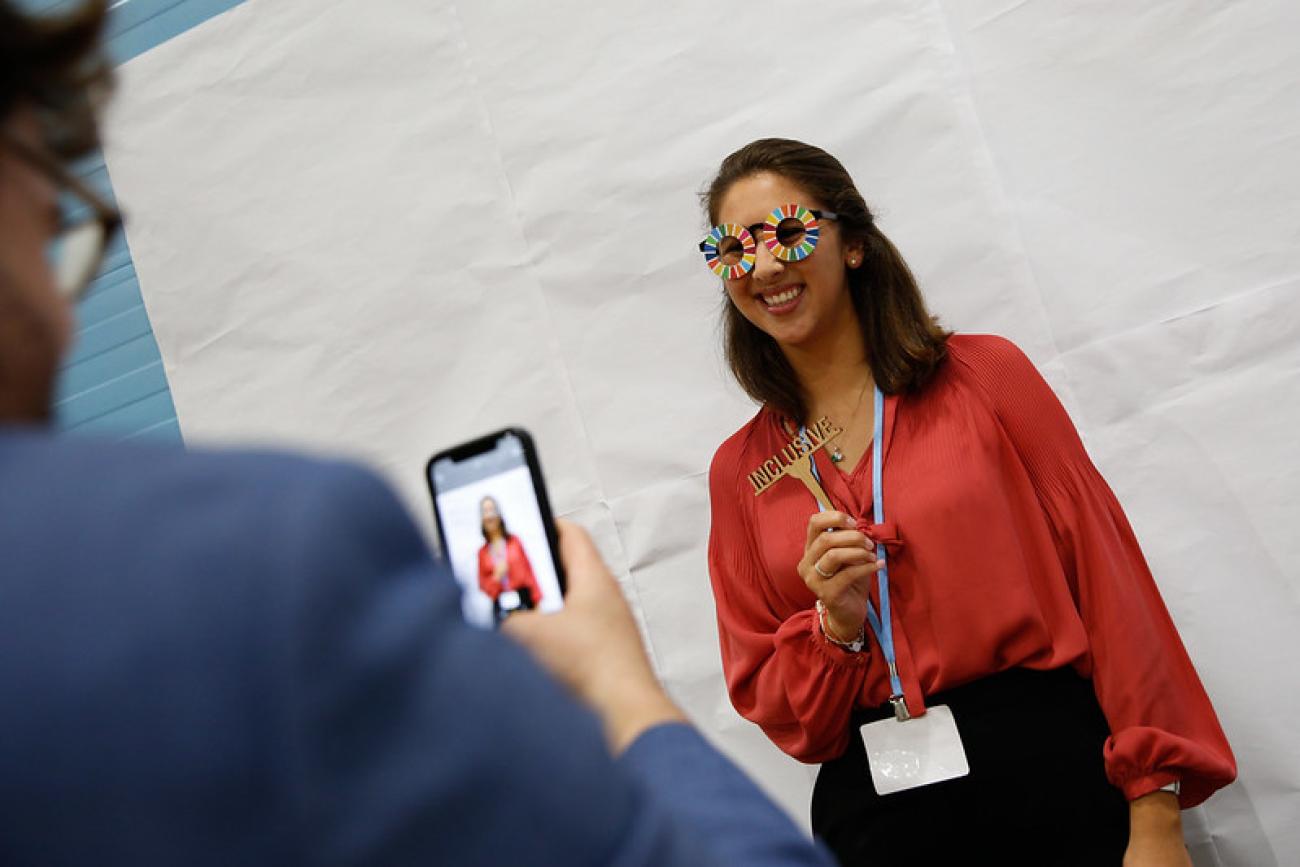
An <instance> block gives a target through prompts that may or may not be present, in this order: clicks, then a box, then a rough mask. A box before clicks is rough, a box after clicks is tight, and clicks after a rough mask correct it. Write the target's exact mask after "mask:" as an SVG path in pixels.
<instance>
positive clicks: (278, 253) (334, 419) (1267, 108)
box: [107, 0, 1300, 867]
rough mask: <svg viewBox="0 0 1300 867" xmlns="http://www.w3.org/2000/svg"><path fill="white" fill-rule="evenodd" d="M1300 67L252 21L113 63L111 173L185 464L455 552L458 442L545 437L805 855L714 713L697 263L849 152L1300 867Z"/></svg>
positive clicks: (793, 11)
mask: <svg viewBox="0 0 1300 867" xmlns="http://www.w3.org/2000/svg"><path fill="white" fill-rule="evenodd" d="M1297 33H1300V7H1298V6H1296V4H1294V3H1292V2H1289V0H1255V2H1252V3H1249V4H1246V3H1228V2H1209V0H1206V2H1199V3H1187V2H1173V0H1154V2H1151V3H1147V4H1141V5H1138V6H1135V5H1134V4H1132V3H1121V2H1118V0H1107V2H1089V3H1086V4H1085V3H1065V4H1062V3H1056V4H1047V3H1030V2H1027V0H996V2H995V0H966V2H956V0H944V2H934V0H931V2H923V0H868V2H863V0H855V2H850V0H823V2H821V3H818V4H799V5H798V6H797V7H796V6H794V5H792V4H790V3H774V2H770V0H757V2H754V3H750V4H745V5H743V6H736V5H732V4H712V5H706V4H701V3H698V2H687V0H664V2H659V3H655V4H643V3H635V2H632V0H610V2H606V3H603V4H592V3H590V2H585V0H584V2H578V0H553V2H550V3H547V4H542V5H537V4H532V5H529V4H520V3H507V2H504V0H478V2H474V3H459V2H453V0H441V2H430V0H422V2H420V0H387V2H385V3H373V2H361V0H343V2H334V3H329V4H321V3H318V2H311V0H250V2H248V3H246V4H244V5H242V6H240V7H237V8H236V9H234V10H233V11H231V12H229V13H227V14H225V15H223V16H221V17H219V18H216V19H213V20H212V21H210V22H208V23H207V24H205V25H203V26H201V27H199V28H197V29H195V30H193V31H191V32H189V33H187V34H185V35H184V36H181V37H180V38H178V39H176V40H174V41H172V42H169V43H167V44H165V45H164V46H162V47H161V48H159V49H156V50H155V51H153V52H151V53H149V54H146V55H143V56H141V57H140V58H138V59H136V60H135V61H133V62H131V63H130V64H128V65H127V66H126V67H125V68H124V69H123V72H122V78H121V88H120V94H119V99H118V102H117V106H116V110H115V112H114V114H113V116H112V118H111V123H110V129H109V133H110V141H109V146H108V148H107V155H108V164H109V168H110V171H111V173H112V176H113V179H114V182H115V186H116V189H117V192H118V195H119V199H120V200H121V201H122V202H123V203H124V205H125V206H126V207H127V208H128V209H129V212H130V218H131V222H130V223H129V228H128V239H129V242H130V245H131V250H132V254H133V256H134V258H135V262H136V265H137V268H138V271H139V274H140V279H141V287H142V290H143V293H144V297H145V301H146V304H147V306H148V309H149V313H150V316H151V318H152V320H153V324H154V328H155V332H156V334H157V336H158V340H159V344H160V347H161V349H162V354H163V358H164V362H165V363H166V367H167V373H168V377H169V379H170V381H171V385H172V389H173V396H174V399H175V403H176V407H177V411H178V414H179V417H180V422H181V426H182V429H183V431H184V433H185V436H186V439H187V440H188V441H189V442H190V443H191V444H197V443H224V442H249V441H256V442H261V443H266V442H271V443H276V444H285V445H291V446H296V447H306V448H310V449H314V450H322V451H329V452H343V453H346V454H352V455H355V456H357V457H360V458H362V459H364V460H367V461H369V462H371V463H372V464H374V465H376V466H377V467H379V468H380V469H381V470H382V471H383V472H385V473H386V474H387V475H388V476H389V477H390V478H391V479H392V480H393V482H394V484H395V485H396V486H397V487H398V488H399V489H400V490H401V491H402V493H403V495H404V496H405V497H406V498H407V501H408V503H409V504H410V507H411V509H412V510H413V511H414V512H415V513H416V514H417V515H419V516H421V517H422V518H424V519H425V524H426V527H427V526H428V524H429V522H428V520H427V515H428V503H427V500H426V494H425V490H424V483H423V480H422V478H421V468H422V465H423V462H424V460H425V459H426V458H427V457H428V455H429V454H430V453H431V452H432V451H434V450H435V448H437V447H439V446H445V445H447V444H449V443H452V442H455V441H457V440H459V439H464V438H468V437H470V436H472V435H476V434H479V433H482V432H483V431H485V430H488V429H492V428H496V427H501V426H503V425H505V424H522V425H524V426H526V427H528V428H530V429H532V430H533V431H534V433H535V435H536V438H537V441H538V443H539V446H540V448H541V450H542V455H543V461H544V464H545V465H546V467H547V471H548V476H549V480H550V483H551V487H552V496H553V500H554V505H555V507H556V509H557V511H558V512H560V513H563V514H568V515H570V516H572V517H575V518H577V519H578V520H582V521H584V522H585V523H587V524H588V525H589V526H591V527H592V528H593V531H594V532H595V534H596V536H597V538H598V541H599V542H600V544H601V546H602V548H603V550H604V551H605V552H606V554H607V556H608V558H609V559H610V561H611V563H612V565H613V566H614V567H615V569H616V570H617V571H618V572H619V573H620V575H621V577H622V578H623V580H624V582H625V589H626V590H627V591H628V593H629V596H630V597H631V598H632V600H633V603H634V606H635V607H636V609H637V612H638V616H639V617H640V618H641V621H642V625H643V627H644V628H645V629H646V633H647V636H648V641H649V644H650V646H651V650H652V652H653V654H654V656H655V661H656V665H657V666H658V669H659V671H660V673H661V674H662V675H663V676H664V678H665V679H666V681H667V682H668V684H669V686H670V688H671V690H672V692H673V694H674V695H675V696H676V697H677V698H678V699H679V700H680V701H681V702H682V703H683V704H684V706H685V707H686V708H687V710H688V711H689V712H690V713H691V714H692V715H693V717H694V718H695V719H696V720H697V721H698V722H699V723H700V725H701V726H702V727H703V728H704V730H705V731H706V732H707V733H708V734H709V735H710V737H712V738H713V739H714V740H715V741H716V742H718V743H719V744H720V745H721V746H723V747H724V748H725V749H726V750H727V751H728V752H730V753H731V754H732V755H733V756H735V757H736V758H737V759H739V760H740V761H741V762H742V763H743V764H744V765H745V767H747V768H748V769H749V770H750V771H751V772H752V773H753V774H755V776H756V777H758V778H759V779H760V780H761V782H762V783H763V784H764V785H765V786H766V787H767V789H768V790H769V791H770V792H772V793H773V794H774V795H775V796H776V797H778V798H779V799H780V800H781V801H782V803H784V804H785V805H786V806H787V807H788V808H789V809H790V810H791V811H792V812H793V813H795V814H796V815H797V816H799V817H800V818H801V819H803V820H804V821H806V812H807V800H808V796H809V792H810V791H811V781H812V773H811V771H810V769H807V768H804V767H803V766H801V765H798V764H796V763H794V762H793V761H791V760H789V759H787V758H785V757H784V756H783V755H782V754H780V753H779V752H778V751H777V750H775V749H774V748H773V747H771V746H770V745H769V744H768V743H767V742H766V740H765V738H764V737H763V736H762V734H761V733H760V732H759V731H758V730H757V729H756V728H755V727H753V726H751V725H750V724H748V723H746V722H744V721H743V720H740V719H739V718H738V717H737V716H736V715H735V713H734V712H733V711H732V710H731V708H730V704H729V702H728V701H727V698H726V695H725V689H724V687H723V683H722V679H721V673H720V665H719V661H718V651H717V641H716V636H715V634H714V628H715V627H714V621H713V610H712V602H711V598H710V595H709V591H708V580H707V574H706V570H705V556H704V550H705V539H706V534H707V527H708V506H707V491H706V482H705V473H706V471H707V467H708V461H709V458H710V456H711V454H712V451H713V449H714V447H715V446H716V445H717V443H719V442H720V441H721V440H722V439H723V438H724V437H725V436H726V435H727V434H729V433H730V432H731V431H732V430H734V429H735V428H736V427H737V426H739V425H740V424H741V423H743V421H744V420H745V419H746V418H748V416H749V415H750V414H751V413H752V408H751V407H750V406H749V405H748V404H747V402H746V401H745V400H744V399H743V398H742V397H741V396H740V395H739V393H738V392H737V390H736V389H735V388H734V387H733V386H732V385H731V384H730V383H729V382H728V381H727V379H726V376H725V374H724V368H723V365H722V363H721V361H720V357H719V352H718V348H717V344H718V332H717V310H718V306H719V303H720V301H721V295H720V292H719V288H718V286H717V285H716V282H715V281H714V280H713V279H712V278H711V277H710V276H709V275H708V274H707V272H705V270H704V269H703V268H702V267H700V263H699V261H698V253H696V252H695V250H694V244H695V242H696V241H697V240H698V238H699V236H700V235H701V234H702V230H703V219H702V217H701V216H700V213H699V210H698V206H697V201H696V193H697V192H698V191H699V190H700V189H701V188H702V186H703V185H704V184H705V183H706V182H707V180H708V178H709V175H710V172H711V171H712V170H713V169H714V168H715V167H716V165H717V163H718V161H719V160H720V159H721V158H722V157H723V156H724V155H725V154H727V153H729V152H730V151H731V150H734V149H735V148H736V147H738V146H740V145H742V144H744V143H745V142H747V141H749V140H751V139H754V138H758V137H762V136H769V135H785V136H791V137H795V138H802V139H804V140H808V141H811V142H814V143H816V144H820V145H822V146H824V147H826V148H827V149H829V150H830V151H832V152H833V153H835V154H837V155H838V156H840V157H841V159H843V161H844V162H845V163H846V164H847V165H848V167H849V169H850V171H851V172H852V173H853V174H854V176H855V178H856V179H857V180H858V183H859V185H860V187H861V188H862V189H863V190H864V192H865V193H866V195H867V198H868V200H869V201H870V202H872V204H873V205H874V206H875V207H876V208H877V210H878V212H879V214H880V216H881V223H882V225H883V226H884V228H885V230H886V232H887V233H888V234H889V235H890V236H891V237H892V238H894V240H895V241H896V242H897V243H898V244H899V246H900V247H901V248H902V249H903V251H904V254H905V255H906V256H907V257H908V259H909V261H910V262H911V263H912V264H913V266H914V267H915V268H916V270H917V272H918V275H919V276H920V278H921V281H922V284H923V286H924V287H925V288H926V291H927V295H928V297H929V299H930V302H931V304H932V306H933V307H934V308H935V309H936V310H937V311H938V312H940V314H941V315H942V316H943V318H944V320H945V322H946V324H947V325H948V326H950V327H953V328H956V329H958V330H963V331H993V332H998V333H1002V334H1005V335H1007V336H1009V337H1011V338H1012V339H1014V340H1016V341H1017V342H1019V343H1020V344H1021V346H1023V347H1024V348H1025V349H1026V351H1027V352H1029V354H1030V355H1031V356H1032V357H1033V358H1034V359H1035V360H1036V361H1037V362H1038V363H1039V364H1040V366H1041V367H1042V368H1043V370H1044V372H1045V373H1046V375H1047V376H1048V378H1049V379H1050V380H1051V381H1052V383H1053V385H1054V386H1055V387H1056V388H1057V390H1058V392H1059V393H1060V394H1061V396H1062V398H1063V399H1064V401H1065V402H1066V404H1067V406H1068V407H1069V408H1070V410H1071V412H1072V413H1073V415H1074V417H1075V420H1076V422H1077V423H1078V425H1079V427H1080V429H1081V431H1082V432H1083V434H1084V437H1085V439H1086V441H1087V443H1088V445H1089V448H1090V450H1091V452H1092V454H1093V456H1094V457H1095V459H1096V460H1097V462H1098V464H1099V465H1100V466H1101V468H1102V471H1103V472H1104V473H1105V475H1106V476H1107V478H1108V479H1109V480H1110V482H1111V484H1112V485H1113V486H1114V488H1115V489H1116V491H1117V493H1118V494H1119V496H1120V499H1121V500H1122V501H1123V502H1124V504H1125V506H1126V507H1127V509H1128V511H1129V514H1130V517H1131V518H1132V520H1133V523H1134V524H1135V526H1136V528H1137V530H1138V533H1139V535H1140V537H1141V539H1142V541H1143V543H1144V548H1145V550H1146V552H1147V554H1148V556H1149V558H1150V560H1151V562H1152V566H1153V568H1154V570H1155V572H1156V575H1157V579H1158V580H1159V582H1160V585H1161V588H1162V590H1163V591H1164V593H1165V596H1166V599H1167V601H1168V603H1169V606H1170V608H1171V610H1172V612H1173V614H1174V617H1175V619H1176V620H1177V622H1178V624H1179V626H1180V629H1181V631H1182V633H1183V636H1184V639H1185V641H1186V642H1187V645H1188V647H1189V650H1190V651H1191V653H1192V656H1193V658H1194V659H1195V660H1196V662H1197V665H1198V668H1199V670H1200V672H1201V674H1202V677H1203V679H1204V680H1205V682H1206V684H1207V687H1208V688H1209V690H1210V692H1211V694H1212V696H1213V697H1214V699H1215V702H1216V706H1217V708H1218V710H1219V713H1220V716H1221V718H1222V720H1223V723H1224V726H1225V728H1226V729H1227V731H1228V734H1229V737H1230V738H1231V740H1232V743H1233V746H1234V748H1235V750H1236V752H1237V756H1238V759H1239V761H1240V765H1241V780H1240V782H1238V783H1237V784H1236V785H1234V786H1233V787H1231V788H1229V789H1227V790H1225V791H1223V792H1221V793H1220V794H1218V795H1216V796H1215V798H1214V799H1213V800H1211V801H1210V802H1209V804H1208V805H1207V806H1206V807H1205V808H1203V809H1201V810H1197V811H1193V812H1192V813H1189V814H1187V816H1186V820H1187V826H1188V838H1189V841H1190V842H1191V844H1192V846H1193V851H1194V854H1195V858H1196V861H1197V863H1198V865H1213V864H1224V865H1251V867H1259V865H1270V864H1281V865H1287V864H1292V863H1297V861H1300V823H1297V822H1296V821H1295V818H1296V817H1297V816H1300V784H1298V783H1297V780H1300V748H1298V747H1297V746H1296V745H1295V740H1294V732H1295V730H1296V722H1295V721H1296V720H1297V719H1300V673H1298V668H1300V667H1298V666H1297V665H1296V664H1295V660H1296V658H1297V648H1298V645H1300V642H1298V640H1297V638H1296V636H1297V634H1300V593H1298V592H1297V591H1298V590H1300V538H1298V537H1297V534H1295V533H1294V532H1293V531H1292V527H1293V526H1294V525H1295V523H1296V521H1297V519H1300V508H1297V506H1296V495H1297V494H1298V493H1300V478H1298V472H1297V469H1296V461H1295V455H1294V451H1295V449H1294V447H1293V446H1292V445H1291V436H1290V432H1291V431H1292V430H1294V429H1295V427H1296V425H1297V423H1300V409H1298V407H1300V375H1298V372H1300V302H1298V301H1297V293H1298V291H1300V160H1297V159H1296V157H1295V152H1296V141H1297V139H1298V138H1300V85H1298V82H1300V55H1297V53H1296V52H1295V50H1294V39H1295V35H1296V34H1297Z"/></svg>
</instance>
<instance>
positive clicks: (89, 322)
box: [22, 0, 243, 442]
mask: <svg viewBox="0 0 1300 867" xmlns="http://www.w3.org/2000/svg"><path fill="white" fill-rule="evenodd" d="M241 2H243V0H115V2H112V3H111V4H110V11H109V25H108V50H109V53H110V55H111V57H112V58H113V61H114V62H115V63H124V62H126V61H127V60H130V59H131V58H133V57H135V56H137V55H139V54H143V53H144V52H146V51H148V50H149V49H151V48H154V47H155V46H158V45H160V44H162V43H163V42H166V41H167V40H168V39H171V38H172V37H174V36H178V35H179V34H181V33H184V32H185V31H186V30H189V29H190V28H191V27H194V26H195V25H197V24H201V23H203V22H204V21H206V20H208V19H209V18H211V17H213V16H215V15H219V14H220V13H222V12H225V11H226V10H228V9H230V8H232V7H234V6H237V5H239V3H241ZM22 5H24V6H25V7H27V8H28V9H31V10H33V11H37V12H59V11H65V10H67V9H69V8H72V7H75V6H76V5H77V3H76V2H75V0H25V2H24V3H23V4H22ZM76 172H77V174H78V175H80V176H81V177H83V178H84V179H86V180H87V181H88V182H89V183H90V184H91V186H93V187H94V188H95V189H96V190H98V191H99V192H101V193H103V194H104V195H105V197H107V198H109V199H110V200H111V199H112V198H113V190H112V182H111V180H110V178H109V176H108V169H107V167H106V166H105V165H104V158H103V156H102V155H101V154H95V155H94V156H92V157H90V158H88V159H86V160H84V161H83V162H82V163H81V164H80V165H78V166H77V167H76ZM127 219H128V220H129V219H130V215H129V214H128V215H127ZM55 423H56V425H57V426H58V427H59V428H60V429H61V430H65V431H75V432H82V431H86V432H91V433H96V434H100V435H109V436H115V437H120V438H123V439H125V438H131V437H154V438H160V439H170V440H174V441H177V442H179V441H180V439H181V434H180V426H179V424H178V423H177V421H176V409H175V407H174V406H173V404H172V399H171V391H170V390H169V388H168V386H167V377H166V375H165V374H164V372H163V366H162V357H161V356H160V355H159V353H158V344H157V341H156V340H155V339H154V335H153V328H152V327H151V326H150V324H149V316H148V314H147V313H146V311H145V308H144V301H143V299H142V298H141V296H140V282H139V280H138V279H137V277H136V273H135V265H134V264H133V263H132V262H131V253H130V250H128V249H127V246H126V242H125V240H123V239H120V238H119V239H118V241H117V242H116V243H115V244H114V246H113V248H112V249H111V250H110V251H109V255H108V256H107V257H106V258H105V261H104V267H103V269H102V270H101V271H100V273H99V276H98V277H97V278H96V279H95V283H94V285H93V286H92V287H91V290H90V293H89V294H88V295H87V296H86V299H85V300H84V301H83V302H82V303H81V304H80V305H79V307H78V309H77V340H76V343H75V345H74V346H73V349H72V354H71V355H70V356H69V357H68V358H67V359H66V360H65V362H64V365H63V369H62V371H61V375H60V379H59V383H58V385H57V388H56V393H55Z"/></svg>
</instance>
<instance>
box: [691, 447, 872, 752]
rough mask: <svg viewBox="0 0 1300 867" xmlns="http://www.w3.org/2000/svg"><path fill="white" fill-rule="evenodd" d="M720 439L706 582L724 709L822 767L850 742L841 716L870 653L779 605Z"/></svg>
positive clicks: (743, 493)
mask: <svg viewBox="0 0 1300 867" xmlns="http://www.w3.org/2000/svg"><path fill="white" fill-rule="evenodd" d="M739 462H740V456H739V454H737V453H736V451H735V450H734V444H733V443H732V442H731V441H729V442H728V443H725V444H724V445H723V446H722V448H720V449H719V450H718V453H717V454H716V455H714V458H713V464H712V466H711V468H710V470H709V497H710V501H711V504H712V524H711V527H710V530H709V579H710V581H711V582H712V584H713V596H714V600H715V603H716V605H717V614H718V636H719V641H720V643H721V647H722V669H723V673H724V674H725V676H726V680H727V691H728V693H729V694H730V695H731V703H732V704H733V705H734V706H735V708H736V710H737V711H738V712H739V713H740V715H741V716H743V717H745V719H748V720H750V721H751V722H754V723H757V724H758V725H759V726H760V727H761V728H762V729H763V731H764V732H765V733H766V734H767V736H768V737H769V738H770V739H771V740H772V742H773V743H775V744H776V745H777V746H778V747H780V748H781V749H782V750H784V751H785V752H787V753H789V754H790V755H791V756H793V757H794V758H796V759H799V760H800V761H804V762H823V761H827V760H829V759H832V758H835V757H836V756H838V755H840V754H841V753H842V752H843V751H844V748H845V746H846V745H847V744H848V732H849V716H850V714H851V713H852V711H853V707H854V702H855V699H856V698H857V696H858V694H859V693H860V692H861V691H862V687H863V680H864V678H865V673H866V663H867V658H868V652H867V651H863V652H861V653H847V652H845V651H843V650H841V649H840V648H838V647H834V646H832V645H831V644H829V643H828V642H827V641H826V639H825V638H824V637H823V636H822V634H821V632H820V630H819V629H818V626H817V619H816V615H815V613H814V611H813V608H812V594H811V593H810V594H809V600H808V605H807V607H806V608H802V609H800V610H797V611H794V612H788V611H785V610H783V609H786V608H788V603H783V602H781V600H779V599H778V597H777V594H776V592H775V589H774V588H773V587H772V585H771V581H770V580H769V579H768V577H767V576H766V575H765V574H764V570H763V567H762V565H761V561H760V559H759V554H758V549H757V546H756V545H755V544H754V541H753V538H754V537H753V533H752V532H751V529H750V520H751V518H752V516H751V514H750V513H749V509H748V508H747V505H748V503H747V500H746V499H745V498H746V497H748V499H749V500H752V499H753V497H754V495H753V493H751V492H749V491H748V490H743V489H742V488H741V485H740V484H739V482H740V481H741V480H743V479H744V473H743V472H742V471H741V468H740V466H739Z"/></svg>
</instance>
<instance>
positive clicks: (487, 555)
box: [478, 497, 542, 624]
mask: <svg viewBox="0 0 1300 867" xmlns="http://www.w3.org/2000/svg"><path fill="white" fill-rule="evenodd" d="M479 512H480V517H481V519H482V530H483V547H482V548H479V549H478V586H479V589H480V590H482V591H483V592H484V593H485V594H486V595H487V596H488V598H490V599H491V600H492V619H493V622H495V623H497V624H500V623H501V622H502V621H504V620H505V619H506V618H507V617H509V616H510V615H511V614H514V613H515V612H516V611H532V610H533V609H535V608H536V607H537V606H538V605H540V604H541V601H542V587H541V585H540V584H538V583H537V577H536V576H534V575H533V564H532V563H530V562H529V561H528V554H527V553H526V552H525V551H524V543H523V542H520V541H519V537H518V536H514V535H511V533H510V531H509V530H507V529H506V522H505V519H504V518H502V517H501V508H500V507H499V506H498V505H497V501H496V500H495V499H493V498H492V497H484V498H483V499H482V501H481V502H480V503H479Z"/></svg>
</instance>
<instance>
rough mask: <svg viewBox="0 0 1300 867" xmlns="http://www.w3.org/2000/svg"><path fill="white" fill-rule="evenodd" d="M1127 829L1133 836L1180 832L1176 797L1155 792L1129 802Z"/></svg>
mask: <svg viewBox="0 0 1300 867" xmlns="http://www.w3.org/2000/svg"><path fill="white" fill-rule="evenodd" d="M1128 807H1129V827H1130V829H1131V832H1132V833H1134V834H1143V833H1168V832H1171V831H1173V832H1178V833H1181V832H1182V824H1183V821H1182V814H1181V813H1180V811H1179V807H1178V796H1177V795H1175V794H1174V793H1173V792H1167V791H1155V792H1151V793H1150V794H1146V795H1143V796H1142V797H1140V798H1135V799H1134V800H1132V801H1130V802H1129V805H1128Z"/></svg>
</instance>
